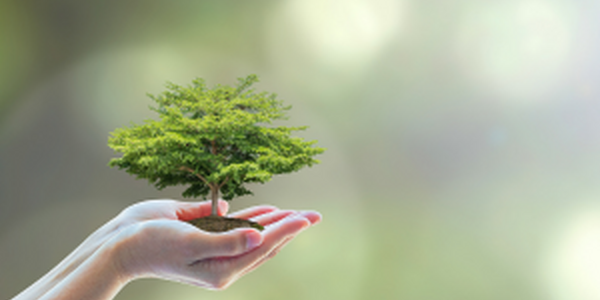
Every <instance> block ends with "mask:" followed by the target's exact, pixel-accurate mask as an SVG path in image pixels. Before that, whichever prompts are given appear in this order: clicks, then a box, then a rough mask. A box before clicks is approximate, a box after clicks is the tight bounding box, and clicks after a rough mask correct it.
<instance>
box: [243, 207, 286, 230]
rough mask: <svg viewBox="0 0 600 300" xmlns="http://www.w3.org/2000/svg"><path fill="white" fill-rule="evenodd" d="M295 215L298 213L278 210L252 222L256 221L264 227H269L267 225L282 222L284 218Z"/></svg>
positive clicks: (253, 219) (255, 218)
mask: <svg viewBox="0 0 600 300" xmlns="http://www.w3.org/2000/svg"><path fill="white" fill-rule="evenodd" d="M295 213H296V212H295V211H293V210H277V211H273V212H270V213H267V214H263V215H260V216H257V217H254V218H252V219H250V220H251V221H254V222H256V223H258V224H260V225H262V226H267V225H270V224H273V223H275V222H278V221H280V220H282V219H283V218H286V217H288V216H290V215H292V214H295Z"/></svg>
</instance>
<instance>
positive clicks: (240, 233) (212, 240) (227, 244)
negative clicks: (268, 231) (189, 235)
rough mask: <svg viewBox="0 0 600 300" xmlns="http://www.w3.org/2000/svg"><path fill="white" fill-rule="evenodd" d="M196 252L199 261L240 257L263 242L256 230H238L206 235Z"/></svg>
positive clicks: (204, 233) (201, 232)
mask: <svg viewBox="0 0 600 300" xmlns="http://www.w3.org/2000/svg"><path fill="white" fill-rule="evenodd" d="M198 234H202V235H204V238H203V239H202V241H201V242H200V241H199V243H201V245H199V246H200V247H199V248H200V249H198V250H199V251H198V252H197V253H198V254H199V256H201V257H202V258H201V259H205V258H213V257H229V256H236V255H241V254H244V253H246V252H248V251H249V250H252V249H254V248H255V247H257V246H259V245H260V244H261V243H262V242H263V236H262V234H260V232H258V230H256V229H251V228H243V229H242V228H239V229H235V230H232V231H228V232H224V233H217V234H215V233H206V232H203V231H198Z"/></svg>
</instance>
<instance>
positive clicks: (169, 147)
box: [108, 75, 324, 226]
mask: <svg viewBox="0 0 600 300" xmlns="http://www.w3.org/2000/svg"><path fill="white" fill-rule="evenodd" d="M256 82H258V77H257V76H256V75H250V76H248V77H246V78H239V79H238V83H237V85H236V86H235V87H231V86H223V85H217V86H215V87H214V88H212V89H211V88H207V86H206V84H205V82H204V80H203V79H200V78H197V79H195V80H193V81H192V84H191V85H189V86H187V87H182V86H179V85H176V84H174V83H170V82H169V83H167V85H166V87H167V91H165V92H163V93H161V94H159V95H157V96H154V95H150V94H148V96H149V97H150V98H151V99H152V100H153V101H154V102H155V103H156V106H151V107H150V108H151V109H152V110H153V111H155V112H157V113H158V115H159V120H146V121H145V122H144V123H143V124H141V125H136V124H132V125H131V126H130V127H129V128H118V129H116V130H115V131H113V132H112V133H111V135H112V136H111V137H109V139H108V145H109V147H111V148H112V149H114V150H115V152H118V153H122V154H123V155H122V156H121V157H119V158H113V159H111V160H110V162H109V166H111V167H115V166H116V167H119V169H124V170H125V171H127V172H128V173H130V174H134V175H136V176H137V178H143V179H147V180H148V181H149V182H150V183H151V184H153V185H154V186H155V187H156V188H158V189H159V190H161V189H164V188H165V187H167V186H173V185H185V186H187V189H185V191H184V192H183V197H198V196H202V197H203V198H204V199H207V198H210V199H211V200H212V215H213V216H216V215H217V201H218V199H219V197H222V198H223V199H225V200H231V199H233V198H235V197H238V196H242V195H247V194H252V192H251V191H250V190H248V189H247V188H246V184H247V183H255V182H259V183H265V182H267V181H269V180H270V179H271V178H272V177H273V175H275V174H283V173H290V172H294V171H298V170H300V169H301V168H302V167H304V166H312V165H313V164H316V163H319V161H318V160H316V159H314V158H313V157H314V156H315V155H317V154H320V153H322V152H323V151H324V149H323V148H318V147H314V146H313V145H314V144H315V143H316V141H304V140H303V139H302V138H298V137H292V136H291V133H292V132H293V131H297V130H304V129H306V128H307V127H306V126H303V127H284V126H274V125H273V121H275V120H281V119H286V118H287V117H286V111H287V110H289V109H290V108H291V107H290V106H284V105H283V102H282V101H280V100H277V98H276V95H275V94H272V93H267V92H260V93H257V92H255V90H254V89H251V86H252V85H253V84H254V83H256ZM196 225H197V226H198V224H196ZM240 226H244V225H240ZM249 226H251V225H249Z"/></svg>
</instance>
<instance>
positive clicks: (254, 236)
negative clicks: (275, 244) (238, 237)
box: [246, 230, 262, 249]
mask: <svg viewBox="0 0 600 300" xmlns="http://www.w3.org/2000/svg"><path fill="white" fill-rule="evenodd" d="M261 243H262V235H261V234H260V233H259V232H257V231H256V230H248V231H247V232H246V248H247V249H252V248H254V247H257V246H258V245H260V244H261Z"/></svg>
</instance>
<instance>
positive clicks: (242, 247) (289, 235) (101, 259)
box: [13, 200, 321, 300]
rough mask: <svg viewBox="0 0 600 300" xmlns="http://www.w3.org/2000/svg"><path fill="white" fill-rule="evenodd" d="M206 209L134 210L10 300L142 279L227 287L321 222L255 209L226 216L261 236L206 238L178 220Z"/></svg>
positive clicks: (82, 294) (172, 204) (157, 205)
mask: <svg viewBox="0 0 600 300" xmlns="http://www.w3.org/2000/svg"><path fill="white" fill-rule="evenodd" d="M227 210H228V204H227V202H225V201H219V207H218V214H219V215H224V214H225V213H226V212H227ZM210 211H211V205H210V203H209V202H197V203H189V202H179V201H173V200H152V201H144V202H140V203H138V204H135V205H132V206H130V207H128V208H126V209H125V210H123V211H122V212H121V213H120V214H119V215H118V216H117V217H115V218H114V219H112V220H110V221H109V222H107V223H106V224H104V225H103V226H102V227H100V228H99V229H98V230H96V231H95V232H94V233H93V234H91V235H90V236H89V237H88V238H87V239H86V240H85V241H84V242H83V243H82V244H81V245H80V246H79V247H77V249H75V250H74V251H73V252H72V253H71V254H69V255H68V256H67V257H66V258H65V259H64V260H63V261H62V262H61V263H59V264H58V265H57V266H56V267H55V268H53V269H52V270H51V271H50V272H48V273H47V274H46V275H45V276H43V277H42V278H40V279H39V280H38V281H37V282H35V283H34V284H32V285H31V286H29V287H28V288H27V289H25V290H24V291H23V292H21V293H20V294H19V295H17V296H15V298H13V300H29V299H42V300H54V299H60V300H70V299H90V300H93V299H112V298H113V297H114V296H115V295H116V293H117V292H118V291H119V290H120V289H121V288H122V287H123V286H124V285H125V284H126V283H127V282H129V281H131V280H133V279H136V278H140V277H158V278H164V279H167V280H176V281H181V282H185V283H189V284H193V285H198V286H203V287H206V288H210V289H224V288H226V287H227V286H229V285H230V284H231V283H233V282H234V281H235V280H236V279H238V278H240V277H241V276H243V275H244V274H246V273H248V272H250V271H252V270H254V269H255V268H257V267H258V266H260V265H261V264H262V263H264V262H265V261H267V260H268V259H269V258H271V257H273V256H274V255H275V254H276V253H277V252H278V251H279V250H280V249H281V248H282V247H283V246H284V245H285V244H287V243H288V242H289V241H290V240H292V239H293V237H294V236H295V235H297V234H298V233H299V232H301V231H302V230H303V229H305V228H307V227H308V226H310V224H316V223H317V222H319V221H320V219H321V216H320V215H319V214H318V213H316V212H296V211H291V210H285V211H284V210H279V209H277V208H276V207H272V206H257V207H252V208H249V209H246V210H244V211H240V212H237V213H234V214H232V215H231V217H236V218H242V219H251V220H253V221H256V222H258V223H260V224H261V225H263V226H265V230H264V231H263V232H262V233H261V232H258V231H257V230H255V229H248V228H244V229H236V230H233V231H230V232H226V233H208V232H204V231H202V230H199V229H197V228H196V227H194V226H192V225H190V224H188V223H186V222H182V221H187V220H191V219H195V218H198V217H202V216H207V215H209V214H210Z"/></svg>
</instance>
